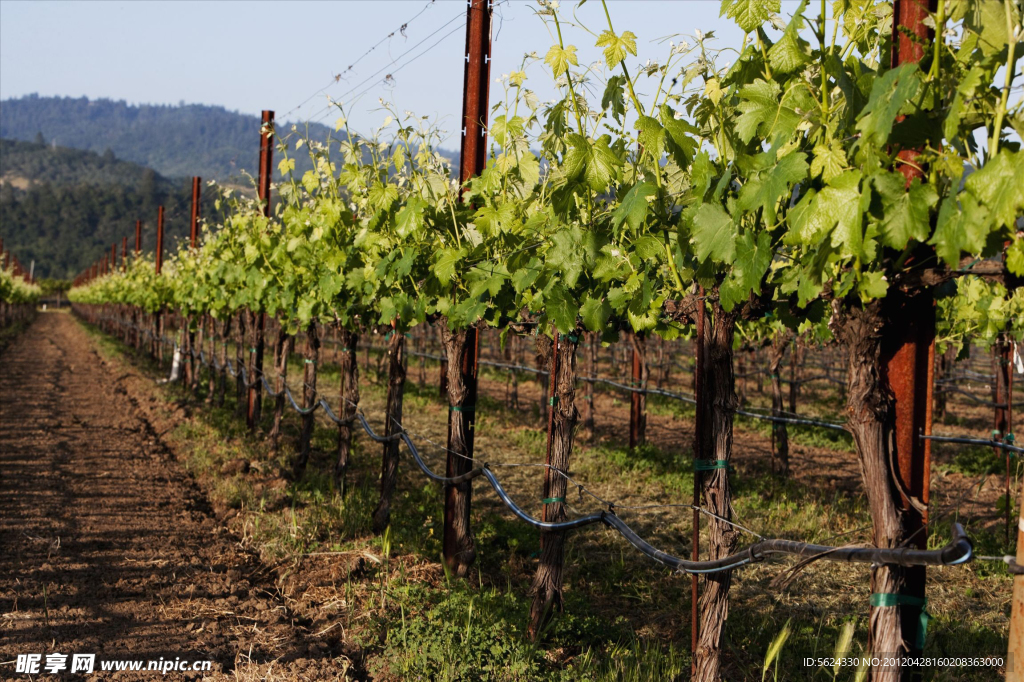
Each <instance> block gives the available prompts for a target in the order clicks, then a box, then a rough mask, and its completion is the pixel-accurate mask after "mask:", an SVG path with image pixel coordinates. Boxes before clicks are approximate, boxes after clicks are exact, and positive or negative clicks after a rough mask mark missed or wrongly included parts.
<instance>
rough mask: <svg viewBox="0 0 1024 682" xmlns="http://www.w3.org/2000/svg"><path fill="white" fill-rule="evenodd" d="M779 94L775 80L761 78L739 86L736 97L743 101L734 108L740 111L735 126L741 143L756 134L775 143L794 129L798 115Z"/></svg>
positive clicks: (797, 123) (780, 90) (779, 89)
mask: <svg viewBox="0 0 1024 682" xmlns="http://www.w3.org/2000/svg"><path fill="white" fill-rule="evenodd" d="M781 95H782V89H781V88H780V87H779V84H778V83H776V82H775V81H766V80H764V79H761V78H758V79H757V80H756V81H754V82H753V83H751V84H750V85H745V86H743V87H742V88H740V91H739V96H740V99H742V100H743V101H742V102H740V104H739V106H738V107H737V108H738V109H739V110H740V112H742V113H741V114H740V116H739V117H738V118H737V119H736V122H735V126H736V134H737V135H739V136H740V139H741V140H743V142H744V143H747V142H750V140H751V139H752V138H753V137H754V135H755V134H756V135H759V136H760V137H761V139H763V140H768V141H769V142H770V143H771V144H772V145H773V146H774V145H775V143H776V142H777V141H779V140H782V139H785V138H788V137H789V136H790V135H792V133H793V131H795V130H796V127H797V125H799V123H800V118H801V116H800V114H798V113H797V112H796V110H795V109H793V108H792V107H791V106H787V105H786V104H784V102H783V100H780V96H781Z"/></svg>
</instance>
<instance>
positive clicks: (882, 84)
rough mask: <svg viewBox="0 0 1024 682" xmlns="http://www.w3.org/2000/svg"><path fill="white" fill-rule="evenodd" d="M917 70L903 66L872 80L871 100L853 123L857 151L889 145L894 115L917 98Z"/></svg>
mask: <svg viewBox="0 0 1024 682" xmlns="http://www.w3.org/2000/svg"><path fill="white" fill-rule="evenodd" d="M917 69H918V67H917V64H915V63H907V64H903V65H901V66H898V67H896V68H895V69H891V70H889V71H886V72H885V74H884V75H882V77H881V78H876V79H875V80H874V83H873V84H872V86H871V98H870V99H869V100H868V103H867V105H866V106H865V107H864V108H863V109H862V110H861V113H860V119H859V120H858V121H857V129H858V130H859V131H860V132H861V138H860V140H858V142H857V146H858V147H860V148H863V147H864V146H865V145H870V146H874V147H884V146H885V144H886V143H887V142H888V141H889V135H890V134H891V133H892V126H893V123H894V122H895V121H896V116H897V114H899V112H900V109H902V108H903V105H904V104H905V103H906V102H908V101H909V100H910V99H911V98H913V97H914V96H915V95H917V92H918V89H919V88H920V86H921V77H920V75H919V73H918V70H917Z"/></svg>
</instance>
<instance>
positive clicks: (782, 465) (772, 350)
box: [768, 330, 793, 476]
mask: <svg viewBox="0 0 1024 682" xmlns="http://www.w3.org/2000/svg"><path fill="white" fill-rule="evenodd" d="M792 338H793V333H792V332H791V331H789V330H786V331H784V332H781V333H779V334H776V335H775V338H774V339H772V342H771V345H769V346H768V375H769V377H770V378H771V382H772V416H774V417H780V416H782V378H781V377H780V376H779V369H780V368H781V367H782V358H784V357H785V355H786V347H787V346H788V345H789V342H790V340H791V339H792ZM772 443H773V444H774V448H773V449H772V472H773V473H777V474H779V475H781V476H789V431H788V430H787V428H786V424H785V422H772Z"/></svg>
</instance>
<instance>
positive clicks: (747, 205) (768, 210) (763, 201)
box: [737, 152, 807, 225]
mask: <svg viewBox="0 0 1024 682" xmlns="http://www.w3.org/2000/svg"><path fill="white" fill-rule="evenodd" d="M805 177H807V159H806V157H805V156H804V154H802V153H800V152H793V153H790V154H787V155H786V156H784V157H782V158H781V159H779V160H778V162H776V163H775V165H774V166H771V167H769V168H768V169H767V170H764V171H761V172H760V173H758V174H757V176H756V177H754V178H752V179H750V180H748V181H747V184H745V185H743V188H742V189H741V190H740V194H739V201H738V203H737V205H738V206H739V208H740V209H741V210H744V211H753V210H756V209H757V208H762V209H764V218H765V220H766V222H767V224H768V225H774V224H775V216H776V213H777V209H776V204H777V203H778V201H779V199H781V198H783V197H786V196H788V195H789V191H790V188H791V187H792V186H793V185H794V184H796V183H798V182H800V181H801V180H803V179H804V178H805Z"/></svg>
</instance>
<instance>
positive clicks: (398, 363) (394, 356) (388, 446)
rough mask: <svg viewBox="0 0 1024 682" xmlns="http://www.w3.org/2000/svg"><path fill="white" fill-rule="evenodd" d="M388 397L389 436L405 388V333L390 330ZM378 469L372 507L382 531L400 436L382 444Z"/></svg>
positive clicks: (396, 429)
mask: <svg viewBox="0 0 1024 682" xmlns="http://www.w3.org/2000/svg"><path fill="white" fill-rule="evenodd" d="M387 344H388V345H387V354H388V399H387V410H386V414H385V416H384V419H385V420H386V421H387V423H386V425H385V427H384V434H385V435H387V436H391V435H394V434H397V433H400V432H401V430H402V427H401V424H402V393H403V392H404V390H405V336H404V335H403V334H401V333H400V332H397V331H395V330H392V331H391V332H390V333H389V334H388V336H387ZM383 445H384V452H383V457H382V461H381V472H380V502H378V503H377V508H376V509H374V510H373V532H374V533H377V534H378V535H379V534H380V533H383V532H384V530H385V529H386V528H387V527H388V524H390V523H391V496H392V494H393V493H394V490H395V483H396V482H397V480H398V446H399V439H398V438H395V439H393V440H388V441H386V442H385V443H384V444H383Z"/></svg>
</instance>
